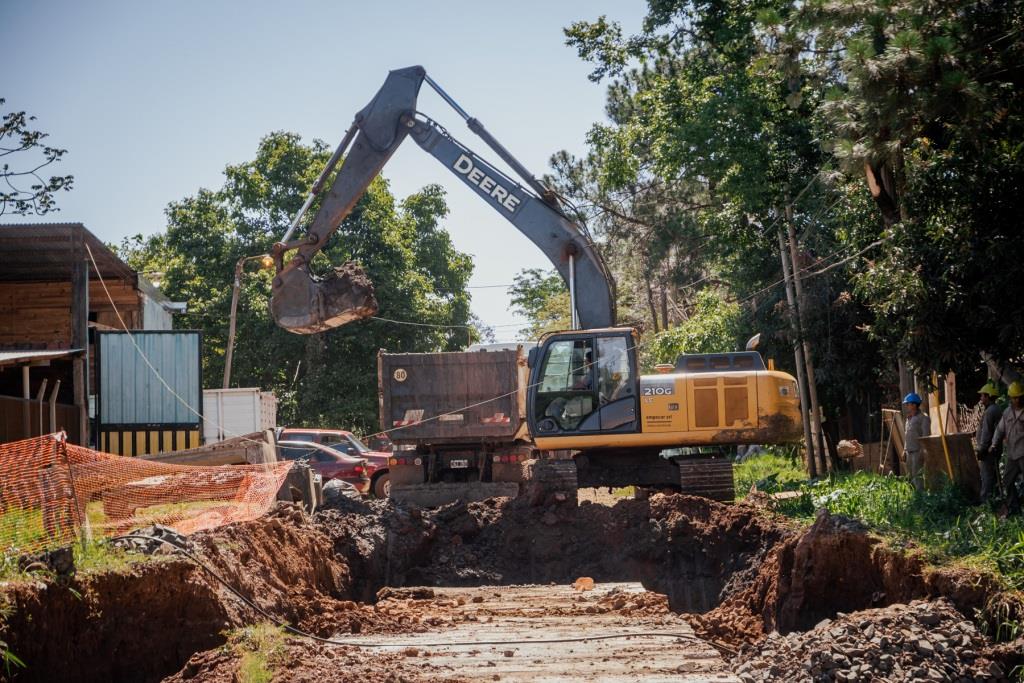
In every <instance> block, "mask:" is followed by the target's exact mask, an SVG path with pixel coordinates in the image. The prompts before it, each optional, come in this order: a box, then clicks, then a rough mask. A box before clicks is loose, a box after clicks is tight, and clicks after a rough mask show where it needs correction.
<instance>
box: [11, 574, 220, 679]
mask: <svg viewBox="0 0 1024 683" xmlns="http://www.w3.org/2000/svg"><path fill="white" fill-rule="evenodd" d="M0 600H2V601H5V602H7V603H8V605H9V606H10V607H11V608H13V612H12V614H11V615H10V616H9V617H7V618H6V619H5V620H4V622H5V623H3V624H0V626H2V628H0V640H4V641H6V642H7V644H8V646H9V647H10V649H11V651H12V652H14V653H15V654H16V655H17V656H18V657H19V658H20V659H22V660H23V661H24V662H25V664H26V666H27V668H25V669H15V670H14V671H15V672H16V673H17V679H16V680H18V681H70V680H74V681H85V682H88V681H115V680H116V681H145V680H156V679H159V678H161V677H162V676H165V675H167V674H169V673H171V672H173V671H176V670H178V669H179V668H180V667H181V665H182V663H184V662H185V660H186V659H188V657H189V656H190V655H191V654H192V653H193V652H196V651H199V650H206V649H209V648H212V647H215V646H217V645H219V644H220V643H221V642H223V640H224V638H223V636H221V635H220V634H221V631H223V630H224V629H225V628H228V627H229V626H231V625H232V622H231V618H230V617H229V615H228V610H227V609H226V606H225V605H224V603H222V601H221V600H220V599H219V596H218V595H217V593H216V591H215V590H214V589H213V587H212V586H211V585H210V584H209V583H208V582H207V580H206V578H205V577H204V576H203V572H202V570H200V569H199V568H198V567H196V566H195V565H194V564H192V563H191V562H186V561H183V560H161V561H153V562H148V563H145V564H139V565H135V566H132V567H131V568H130V569H129V570H127V571H125V572H123V573H104V574H98V575H93V576H80V577H76V578H75V579H72V580H71V582H70V583H68V584H66V585H60V584H56V583H49V584H47V583H43V582H25V583H16V584H8V585H7V586H4V587H3V594H2V595H0ZM0 678H3V672H2V670H0Z"/></svg>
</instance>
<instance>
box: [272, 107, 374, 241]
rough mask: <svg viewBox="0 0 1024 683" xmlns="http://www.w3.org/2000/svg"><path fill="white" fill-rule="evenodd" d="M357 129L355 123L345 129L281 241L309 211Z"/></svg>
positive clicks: (288, 235)
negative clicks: (343, 134) (343, 135)
mask: <svg viewBox="0 0 1024 683" xmlns="http://www.w3.org/2000/svg"><path fill="white" fill-rule="evenodd" d="M358 131H359V127H358V126H357V125H356V124H355V123H353V124H352V125H351V126H350V127H349V129H348V130H347V131H345V137H343V138H342V139H341V142H340V143H338V148H337V149H335V150H334V154H332V155H331V158H330V159H328V161H327V165H326V166H324V170H322V171H320V177H318V178H317V179H316V182H315V183H313V187H312V189H310V191H309V196H308V197H306V201H305V203H304V204H303V205H302V208H301V209H299V212H298V213H297V214H295V218H293V219H292V223H291V225H289V226H288V231H287V232H285V234H284V237H282V238H281V242H287V241H288V240H289V239H290V238H291V236H292V233H293V232H295V229H296V228H297V227H299V221H301V220H302V217H303V216H305V215H306V212H307V211H309V207H310V206H312V205H313V200H314V199H316V196H317V195H318V194H320V190H322V189H323V186H324V182H325V181H326V180H327V176H329V175H330V174H331V171H333V170H334V167H335V166H337V165H338V161H340V160H341V155H342V154H344V153H345V150H346V149H348V146H349V145H350V144H351V143H352V138H354V137H355V136H356V133H357V132H358Z"/></svg>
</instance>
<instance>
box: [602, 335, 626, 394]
mask: <svg viewBox="0 0 1024 683" xmlns="http://www.w3.org/2000/svg"><path fill="white" fill-rule="evenodd" d="M626 341H627V340H626V338H625V337H600V338H598V340H597V386H598V398H599V400H600V403H601V405H604V404H605V403H611V402H612V401H617V400H618V399H620V398H625V397H626V396H630V395H632V393H633V378H632V377H631V376H630V370H629V349H628V348H627V347H626Z"/></svg>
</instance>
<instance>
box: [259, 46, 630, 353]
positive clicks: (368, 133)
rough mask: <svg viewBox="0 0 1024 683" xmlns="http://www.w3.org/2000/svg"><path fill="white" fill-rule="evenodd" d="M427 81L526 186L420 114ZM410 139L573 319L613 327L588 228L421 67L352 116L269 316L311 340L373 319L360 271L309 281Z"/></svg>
mask: <svg viewBox="0 0 1024 683" xmlns="http://www.w3.org/2000/svg"><path fill="white" fill-rule="evenodd" d="M424 81H427V82H428V84H430V85H431V87H433V88H435V89H436V90H437V91H438V92H439V93H440V94H441V96H442V97H443V98H444V99H445V100H446V101H447V102H448V103H449V104H451V105H452V106H453V107H454V108H455V109H456V111H458V112H459V114H460V115H462V116H463V118H465V119H466V121H467V124H468V126H469V128H470V130H472V131H473V132H474V133H476V134H477V135H479V136H480V137H481V138H482V139H483V140H484V141H485V142H486V143H487V144H488V146H490V147H491V148H492V149H493V150H494V151H495V152H496V153H497V154H498V155H499V156H500V157H501V158H502V159H503V160H504V161H506V163H508V164H509V166H511V167H512V169H514V170H515V172H516V173H517V174H519V175H520V176H522V178H523V180H524V181H525V183H526V184H525V185H523V184H521V183H519V182H517V181H516V180H514V179H513V178H511V177H509V176H508V175H506V174H504V173H502V172H501V171H499V170H497V169H496V168H495V167H494V166H493V165H491V164H489V163H488V162H486V161H485V160H484V159H482V158H481V157H479V156H477V155H476V154H475V153H473V152H472V151H471V150H470V149H468V148H467V147H465V146H464V145H462V144H461V143H459V142H458V141H457V140H455V139H454V138H453V137H452V136H451V135H450V134H449V133H448V132H447V131H446V130H445V129H444V128H443V127H441V126H440V125H439V124H438V123H436V122H435V121H433V120H432V119H430V118H429V117H426V116H424V115H423V114H420V113H418V112H417V111H416V100H417V97H418V94H419V90H420V87H421V85H422V84H423V82H424ZM406 136H410V137H412V138H413V140H415V141H416V143H417V144H418V145H419V146H420V147H421V148H423V149H424V150H425V151H427V152H429V153H430V154H431V155H432V156H433V157H434V158H436V159H437V160H438V161H440V162H441V163H442V164H444V165H445V166H446V167H447V168H448V169H449V170H450V171H451V172H452V173H453V174H455V176H456V177H458V178H459V179H460V180H462V181H463V182H464V183H465V184H466V185H467V186H469V187H470V189H472V190H473V191H474V192H476V194H477V195H478V196H479V197H480V198H481V199H483V200H484V201H485V202H487V203H488V204H489V205H490V206H491V207H492V208H493V209H494V210H495V211H497V212H498V213H499V214H500V215H501V216H503V217H504V218H505V219H506V220H508V221H509V222H511V223H512V224H513V225H515V226H516V228H518V229H519V230H520V231H521V232H522V233H523V234H524V235H526V236H527V237H528V238H529V239H530V240H531V241H532V242H533V243H534V244H536V245H537V246H538V247H539V248H540V249H541V251H543V252H544V254H545V255H546V256H547V257H548V259H549V260H550V261H551V263H552V264H553V265H554V266H555V268H556V269H557V270H558V272H559V273H560V274H561V275H562V277H563V279H565V281H566V283H567V284H568V285H569V289H570V292H571V293H572V294H573V297H572V298H573V300H574V306H573V308H574V317H575V316H576V315H578V320H579V324H580V325H581V326H582V327H584V328H594V327H609V326H612V325H614V323H615V299H614V293H613V287H614V285H613V281H612V278H611V275H610V274H609V272H608V269H607V268H606V267H605V265H604V262H603V261H602V260H601V257H600V255H599V254H598V252H597V249H596V247H595V246H594V243H593V240H592V239H591V238H590V236H589V235H588V233H587V232H586V230H585V228H583V227H582V226H581V225H580V224H578V223H577V222H575V221H573V220H571V219H570V218H569V217H568V216H567V215H566V214H565V212H564V211H563V210H562V208H561V204H560V203H559V200H558V198H557V197H556V196H555V195H554V193H553V192H551V191H550V190H549V189H548V188H547V187H545V186H544V185H543V183H541V182H540V181H539V180H537V179H536V178H534V177H533V176H532V174H530V173H529V172H528V171H526V169H525V168H524V167H523V166H522V164H520V163H519V162H518V161H517V160H516V159H515V157H513V156H512V155H511V154H510V153H509V152H508V150H506V149H505V148H504V147H503V146H501V144H500V143H498V142H497V140H495V139H494V138H493V137H492V136H491V135H490V133H489V132H487V130H486V129H485V128H484V127H483V125H482V124H481V123H480V122H479V121H478V120H476V119H474V118H471V117H469V115H468V114H466V113H465V112H464V111H463V110H462V108H461V107H459V106H458V105H457V104H456V103H455V102H454V100H452V99H451V98H450V97H449V96H448V94H447V93H445V92H444V91H443V90H441V89H440V88H439V87H438V86H437V84H436V83H434V82H433V81H432V80H431V79H430V78H429V77H427V75H426V72H425V71H424V70H423V68H422V67H419V66H414V67H409V68H406V69H399V70H396V71H392V72H391V73H390V74H388V78H387V80H386V81H385V82H384V85H383V86H382V87H381V89H380V90H379V91H378V92H377V94H376V95H375V96H374V98H373V100H371V101H370V103H369V104H368V105H367V106H366V107H364V108H363V109H362V110H361V111H360V112H359V113H358V114H357V115H356V117H355V121H354V123H353V127H352V128H351V129H350V130H349V132H348V133H347V134H346V135H345V138H344V140H343V141H342V143H341V145H339V147H338V149H337V150H336V151H335V153H334V156H333V157H332V158H331V160H330V162H329V163H328V164H327V167H326V168H325V169H324V172H323V173H322V174H321V176H320V178H319V179H318V181H317V183H316V184H315V185H314V187H313V190H312V192H311V193H310V196H309V198H308V199H307V201H306V204H305V206H304V207H303V210H302V211H300V212H299V215H297V216H296V218H295V220H294V221H293V222H292V226H291V228H290V229H289V230H288V233H287V234H286V235H285V237H284V238H283V239H282V241H281V242H279V243H278V244H276V245H275V247H274V258H275V263H276V266H277V277H275V278H274V283H273V294H272V299H271V311H272V313H273V315H274V319H275V320H276V321H277V323H278V324H279V325H281V326H282V327H284V328H285V329H287V330H290V331H292V332H296V333H301V334H312V333H316V332H321V331H324V330H327V329H330V328H333V327H337V326H339V325H343V324H345V323H347V322H351V321H354V320H359V319H361V318H365V317H367V316H371V315H374V314H375V313H376V311H377V303H376V300H375V299H374V296H373V287H372V283H371V282H370V281H369V279H368V278H366V276H365V274H363V273H362V271H361V269H360V268H359V267H358V266H356V265H355V264H346V265H345V266H343V267H342V268H338V269H335V271H334V272H333V273H331V274H330V275H328V277H326V278H324V279H316V278H314V277H313V276H312V274H311V273H310V272H309V263H310V261H311V260H312V258H313V256H314V255H315V254H316V253H317V252H318V251H319V250H320V249H322V248H323V247H324V246H325V245H326V243H327V240H328V238H329V237H330V235H331V234H332V233H333V232H334V231H335V230H337V229H338V226H339V225H341V222H342V221H343V220H344V219H345V217H346V216H348V215H349V213H351V211H352V209H353V208H354V207H355V205H356V202H358V201H359V198H360V197H361V196H362V195H363V193H364V192H365V191H366V188H367V187H368V186H369V185H370V183H371V182H372V181H373V179H374V178H375V177H376V176H377V175H378V174H379V173H380V171H381V169H382V168H383V167H384V165H385V164H386V163H387V161H388V159H390V158H391V155H392V154H394V152H395V150H397V149H398V146H399V145H401V143H402V142H403V141H404V140H405V138H406ZM349 145H351V147H349ZM346 150H347V151H348V154H347V156H345V157H344V161H343V162H342V163H341V168H340V170H339V171H338V173H337V176H336V177H335V179H334V182H333V183H332V185H331V187H330V189H329V190H328V192H327V195H326V196H325V197H324V199H323V202H322V203H321V205H320V208H319V210H318V211H317V213H316V216H315V217H314V218H313V221H312V223H311V224H310V226H309V229H308V230H307V233H306V237H305V238H303V239H300V240H296V241H294V242H289V241H288V240H289V238H290V237H291V235H292V233H293V232H294V230H295V228H296V227H297V226H298V225H299V222H300V220H301V218H302V213H303V212H304V210H305V209H306V208H308V207H309V205H310V204H311V203H312V200H313V198H314V197H315V196H316V194H317V193H318V192H319V191H320V190H321V188H322V186H323V185H324V184H325V183H326V180H327V178H328V177H329V175H330V173H331V172H332V171H333V169H334V167H335V166H336V165H337V164H338V163H339V162H341V160H342V156H343V155H344V153H345V152H346ZM291 250H295V252H296V253H295V254H294V255H293V256H292V258H291V259H290V260H289V261H287V262H285V261H284V255H285V254H286V253H287V252H289V251H291ZM577 290H581V291H583V292H586V296H584V297H581V298H577V297H576V296H575V293H576V291H577Z"/></svg>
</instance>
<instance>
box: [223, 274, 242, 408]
mask: <svg viewBox="0 0 1024 683" xmlns="http://www.w3.org/2000/svg"><path fill="white" fill-rule="evenodd" d="M244 264H245V257H244V256H243V257H242V258H240V259H238V263H236V264H235V281H234V284H233V285H232V287H231V314H230V316H229V317H228V348H227V351H225V353H224V382H223V385H222V386H223V388H224V389H227V388H228V386H229V385H230V384H231V360H232V358H233V356H234V352H235V317H236V316H237V315H238V290H239V289H241V286H242V268H243V266H244Z"/></svg>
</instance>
